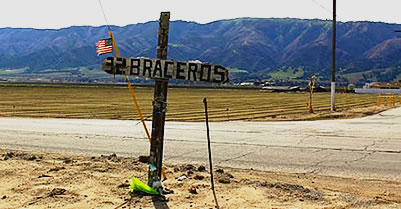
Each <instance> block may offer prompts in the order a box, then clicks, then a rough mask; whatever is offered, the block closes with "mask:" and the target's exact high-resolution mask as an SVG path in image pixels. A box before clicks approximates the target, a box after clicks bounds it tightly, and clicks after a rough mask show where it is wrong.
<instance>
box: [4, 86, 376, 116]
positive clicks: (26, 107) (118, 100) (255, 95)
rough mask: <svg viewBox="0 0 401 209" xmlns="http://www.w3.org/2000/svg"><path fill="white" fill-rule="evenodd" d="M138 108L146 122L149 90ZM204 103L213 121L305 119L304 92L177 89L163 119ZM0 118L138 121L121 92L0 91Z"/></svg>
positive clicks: (359, 103) (318, 101) (320, 104)
mask: <svg viewBox="0 0 401 209" xmlns="http://www.w3.org/2000/svg"><path fill="white" fill-rule="evenodd" d="M135 92H136V94H137V97H138V100H139V104H140V107H141V109H142V112H143V114H144V115H145V117H146V118H147V119H148V120H150V119H151V114H152V100H153V89H152V88H135ZM204 97H207V98H208V104H209V114H210V116H209V117H210V119H211V120H212V121H226V120H259V121H260V120H262V121H263V120H279V119H280V120H283V119H286V118H288V119H290V118H291V119H296V120H303V119H306V118H310V116H311V114H310V113H309V112H308V108H307V106H306V103H307V102H308V98H309V95H308V94H305V93H265V92H261V91H259V90H233V89H231V90H228V89H225V90H222V89H181V88H179V89H177V88H170V89H169V92H168V110H167V120H173V121H201V120H204V107H203V102H202V100H203V98H204ZM336 104H337V110H338V111H340V112H341V111H350V110H352V109H354V108H364V107H373V106H375V105H376V95H357V94H348V101H346V99H345V95H344V94H337V97H336ZM313 107H314V110H315V112H316V114H319V113H323V112H329V110H330V94H329V93H318V94H315V95H314V101H313ZM0 117H52V118H97V119H135V120H136V119H139V117H138V115H137V113H136V111H135V107H134V105H133V103H132V100H131V95H130V93H129V91H128V89H126V88H105V87H101V88H95V87H91V88H89V87H85V88H80V87H68V88H67V87H66V88H54V87H0Z"/></svg>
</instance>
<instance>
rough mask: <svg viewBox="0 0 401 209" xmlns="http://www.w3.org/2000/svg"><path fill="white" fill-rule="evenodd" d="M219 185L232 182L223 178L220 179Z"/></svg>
mask: <svg viewBox="0 0 401 209" xmlns="http://www.w3.org/2000/svg"><path fill="white" fill-rule="evenodd" d="M219 183H222V184H229V183H231V180H230V178H227V177H223V178H220V179H219Z"/></svg>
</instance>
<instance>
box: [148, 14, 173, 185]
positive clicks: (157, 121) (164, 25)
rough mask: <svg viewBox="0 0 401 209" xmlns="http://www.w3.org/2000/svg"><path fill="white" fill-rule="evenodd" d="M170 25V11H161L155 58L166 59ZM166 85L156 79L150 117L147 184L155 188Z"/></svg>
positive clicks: (160, 159) (157, 178) (159, 167)
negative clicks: (150, 139) (151, 117)
mask: <svg viewBox="0 0 401 209" xmlns="http://www.w3.org/2000/svg"><path fill="white" fill-rule="evenodd" d="M169 27H170V12H162V13H161V14H160V21H159V41H158V43H157V58H158V59H162V60H166V59H167V45H168V33H169ZM167 87H168V79H156V81H155V93H154V99H153V119H152V137H151V138H152V141H151V143H150V157H149V163H150V164H151V165H154V167H153V166H150V167H149V176H148V185H149V186H150V187H153V188H155V189H157V190H159V189H160V188H161V185H154V183H157V182H160V179H161V173H162V166H163V143H164V142H163V141H164V124H165V119H166V108H167Z"/></svg>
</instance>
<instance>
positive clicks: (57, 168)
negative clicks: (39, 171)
mask: <svg viewBox="0 0 401 209" xmlns="http://www.w3.org/2000/svg"><path fill="white" fill-rule="evenodd" d="M63 169H65V167H64V166H63V167H55V168H51V169H50V170H49V171H48V172H57V171H59V170H63Z"/></svg>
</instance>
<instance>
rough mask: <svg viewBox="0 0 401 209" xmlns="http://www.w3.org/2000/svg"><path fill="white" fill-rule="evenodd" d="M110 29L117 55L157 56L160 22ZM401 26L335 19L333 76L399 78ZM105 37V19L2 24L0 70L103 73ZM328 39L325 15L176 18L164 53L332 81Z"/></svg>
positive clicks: (248, 72)
mask: <svg viewBox="0 0 401 209" xmlns="http://www.w3.org/2000/svg"><path fill="white" fill-rule="evenodd" d="M111 29H112V31H113V34H114V36H115V38H116V41H117V43H118V46H119V49H120V52H121V54H122V56H130V57H151V58H153V57H156V45H157V30H158V22H157V21H151V22H147V23H141V24H132V25H127V26H124V27H118V26H111ZM399 29H401V25H397V24H388V23H379V22H346V23H344V22H338V23H337V64H338V65H337V67H338V68H337V76H338V79H339V80H340V81H348V82H353V83H355V82H360V83H362V82H369V81H393V80H400V79H401V59H400V57H401V38H398V37H397V34H396V33H395V32H394V31H395V30H399ZM107 37H108V33H107V27H105V26H102V27H91V26H73V27H69V28H63V29H31V28H0V76H2V75H3V76H4V75H5V74H4V73H3V74H1V71H5V70H8V71H10V70H13V69H23V70H20V71H15V72H19V73H20V74H21V75H35V74H41V73H42V74H43V73H46V72H47V73H49V72H51V73H57V72H69V73H70V74H74V72H75V71H74V69H75V70H76V69H82V67H85V69H86V70H85V72H86V73H88V72H91V71H93V72H97V73H100V72H101V70H100V63H101V61H102V59H103V58H104V57H105V56H103V55H102V56H100V57H99V56H97V54H96V52H95V43H96V42H97V41H99V40H101V39H103V38H107ZM331 38H332V22H331V21H329V20H318V19H314V20H302V19H291V18H284V19H283V18H269V19H260V18H239V19H231V20H220V21H215V22H211V23H208V24H198V23H195V22H186V21H173V22H171V23H170V34H169V48H168V58H169V59H175V60H180V61H187V60H200V61H203V62H210V63H216V64H221V65H223V66H226V67H228V68H233V69H235V70H233V71H232V72H233V73H232V76H233V80H235V81H241V80H249V79H269V78H272V79H294V80H296V79H307V78H308V77H309V76H311V75H318V76H319V78H320V79H321V80H329V78H330V73H331ZM66 69H68V70H66ZM71 69H72V70H71ZM81 71H82V70H81ZM81 71H80V70H78V71H77V72H75V74H79V73H82V72H81ZM81 78H82V76H81Z"/></svg>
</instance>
